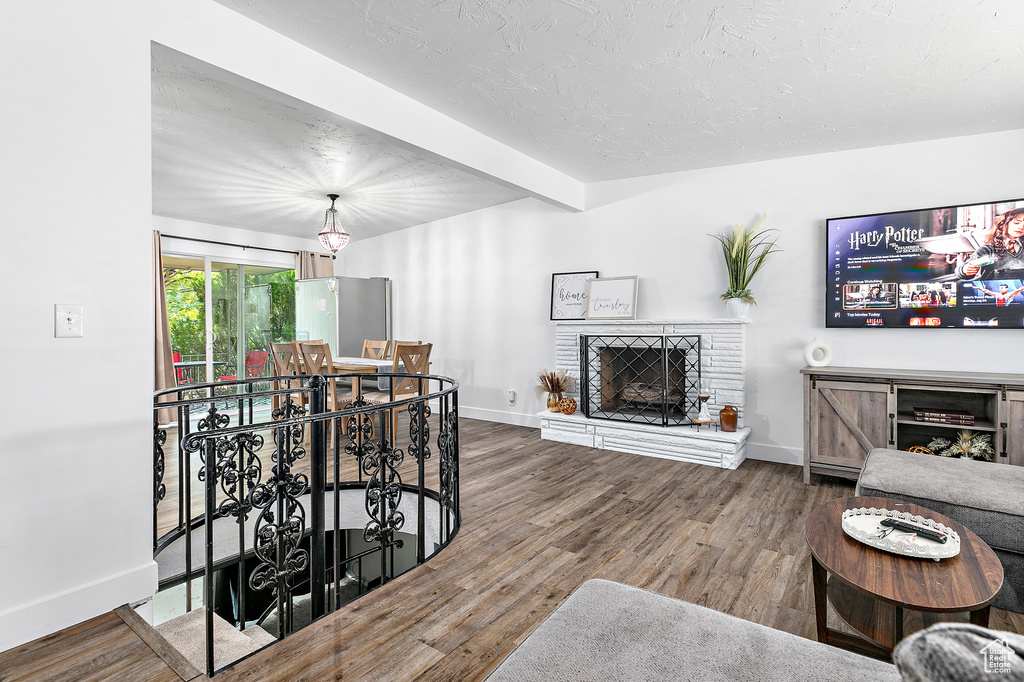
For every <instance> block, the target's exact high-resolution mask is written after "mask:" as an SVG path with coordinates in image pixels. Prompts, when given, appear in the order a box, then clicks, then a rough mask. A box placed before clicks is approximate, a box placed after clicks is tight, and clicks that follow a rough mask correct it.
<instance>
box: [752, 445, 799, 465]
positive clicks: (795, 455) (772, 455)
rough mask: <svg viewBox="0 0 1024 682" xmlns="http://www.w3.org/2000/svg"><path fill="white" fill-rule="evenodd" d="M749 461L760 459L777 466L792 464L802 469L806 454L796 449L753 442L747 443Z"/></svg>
mask: <svg viewBox="0 0 1024 682" xmlns="http://www.w3.org/2000/svg"><path fill="white" fill-rule="evenodd" d="M747 459H758V460H761V461H762V462H776V463H777V464H792V465H794V466H799V467H802V466H803V465H804V452H803V450H797V449H796V448H786V447H782V446H781V445H766V444H764V443H757V442H754V441H752V440H751V441H748V442H747Z"/></svg>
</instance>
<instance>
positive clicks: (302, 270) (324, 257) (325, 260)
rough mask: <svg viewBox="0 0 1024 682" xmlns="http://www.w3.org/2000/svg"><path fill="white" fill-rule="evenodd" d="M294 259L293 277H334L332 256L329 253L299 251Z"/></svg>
mask: <svg viewBox="0 0 1024 682" xmlns="http://www.w3.org/2000/svg"><path fill="white" fill-rule="evenodd" d="M295 260H296V263H295V279H316V278H317V277H334V256H332V255H331V254H329V253H316V252H315V251H299V255H297V256H296V257H295Z"/></svg>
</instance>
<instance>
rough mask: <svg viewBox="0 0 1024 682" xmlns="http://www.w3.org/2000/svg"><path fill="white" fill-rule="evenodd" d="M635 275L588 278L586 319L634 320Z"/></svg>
mask: <svg viewBox="0 0 1024 682" xmlns="http://www.w3.org/2000/svg"><path fill="white" fill-rule="evenodd" d="M636 281H637V279H636V276H633V277H607V278H605V279H592V280H590V283H589V286H588V288H587V319H588V320H635V319H636Z"/></svg>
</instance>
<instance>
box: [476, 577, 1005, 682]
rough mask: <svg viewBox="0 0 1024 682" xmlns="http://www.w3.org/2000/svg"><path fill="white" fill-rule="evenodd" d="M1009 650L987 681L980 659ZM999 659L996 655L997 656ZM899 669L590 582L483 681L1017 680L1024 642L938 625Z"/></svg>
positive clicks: (914, 644)
mask: <svg viewBox="0 0 1024 682" xmlns="http://www.w3.org/2000/svg"><path fill="white" fill-rule="evenodd" d="M996 646H999V647H1004V649H1003V650H1005V651H1008V652H1010V653H1011V656H1012V658H1011V659H1010V660H1011V663H1009V666H1010V667H1009V669H1008V670H1007V671H1006V673H1005V674H990V673H989V672H988V671H987V669H986V668H985V665H986V662H985V659H983V653H979V652H985V651H986V650H990V649H993V648H994V647H996ZM997 653H998V652H997ZM893 660H894V661H895V662H896V665H892V664H889V663H883V662H882V661H876V660H874V659H871V658H865V657H864V656H861V655H859V654H855V653H852V652H849V651H844V650H842V649H837V648H835V647H831V646H828V645H825V644H820V643H818V642H815V641H812V640H809V639H804V638H802V637H797V636H796V635H792V634H789V633H788V632H782V631H780V630H774V629H772V628H769V627H766V626H764V625H758V624H757V623H751V622H749V621H745V620H742V619H740V618H736V617H734V616H730V615H727V614H724V613H719V612H718V611H712V610H711V609H707V608H704V607H703V606H697V605H696V604H690V603H688V602H684V601H679V600H678V599H672V598H671V597H666V596H663V595H660V594H655V593H654V592H648V591H647V590H642V589H640V588H638V587H631V586H629V585H622V584H620V583H614V582H610V581H607V580H588V581H587V582H585V583H583V584H582V585H580V586H579V587H578V588H576V591H574V592H573V593H572V594H570V595H569V596H568V597H567V598H566V599H565V601H563V602H562V603H561V604H560V605H559V606H558V608H556V609H555V610H554V611H553V612H552V613H551V615H550V616H548V617H547V619H545V620H544V622H543V623H541V624H540V625H538V626H537V628H536V629H535V630H534V631H533V632H532V633H530V635H529V636H528V637H527V638H526V639H525V640H523V642H522V643H521V644H520V645H519V646H517V647H516V648H515V649H514V650H513V651H512V653H510V654H509V655H508V656H506V657H505V660H503V661H502V662H501V663H500V664H499V665H498V667H497V668H495V669H494V671H493V672H492V673H491V674H490V675H489V676H488V677H487V682H537V681H538V680H540V681H543V682H570V681H571V682H576V681H584V680H593V681H595V682H598V681H599V682H617V681H619V680H622V681H627V680H628V681H629V682H637V681H650V682H664V681H665V680H686V681H687V682H735V681H740V680H742V681H745V682H775V681H778V682H791V681H792V680H800V681H801V682H806V681H811V682H813V681H815V680H820V681H821V682H853V681H854V680H862V681H864V682H895V681H896V680H905V681H906V682H964V681H965V680H982V679H984V680H986V682H987V681H989V680H991V681H992V682H999V681H1010V680H1013V681H1014V682H1020V680H1024V636H1021V635H1017V634H1013V633H1009V632H997V631H994V630H988V629H985V628H980V627H977V626H975V625H968V624H966V623H939V624H937V625H933V626H931V627H930V628H928V629H926V630H922V631H920V632H916V633H914V634H912V635H910V636H909V637H907V638H906V639H904V640H903V641H902V642H900V644H899V645H897V647H896V649H895V651H894V652H893Z"/></svg>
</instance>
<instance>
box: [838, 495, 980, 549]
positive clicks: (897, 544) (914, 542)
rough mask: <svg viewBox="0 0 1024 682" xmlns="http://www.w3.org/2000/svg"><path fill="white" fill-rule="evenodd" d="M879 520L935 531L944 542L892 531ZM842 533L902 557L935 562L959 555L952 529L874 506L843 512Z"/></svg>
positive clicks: (918, 517) (914, 534)
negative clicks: (941, 536) (940, 535)
mask: <svg viewBox="0 0 1024 682" xmlns="http://www.w3.org/2000/svg"><path fill="white" fill-rule="evenodd" d="M883 521H887V523H893V522H899V521H902V522H906V523H909V524H913V525H915V526H920V527H922V528H925V529H928V530H932V531H937V532H938V533H941V534H943V535H944V536H945V537H946V541H945V542H939V541H938V540H933V539H931V538H927V537H925V536H924V535H921V534H918V533H912V532H907V531H904V530H900V529H898V528H892V527H890V526H887V525H883V524H882V522H883ZM843 531H844V532H845V533H846V534H847V535H849V536H850V537H851V538H853V539H854V540H857V541H859V542H863V543H864V544H865V545H870V546H871V547H875V548H876V549H881V550H884V551H886V552H892V553H893V554H901V555H903V556H912V557H919V558H921V559H934V560H935V561H938V560H940V559H948V558H950V557H954V556H956V555H957V554H959V553H960V536H959V535H957V532H956V531H955V530H953V529H952V528H950V527H948V526H944V525H943V524H941V523H939V522H938V521H933V520H932V519H926V518H924V517H923V516H917V515H916V514H910V513H909V512H899V511H893V510H892V509H876V508H874V507H858V508H856V509H847V510H846V511H844V512H843Z"/></svg>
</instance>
